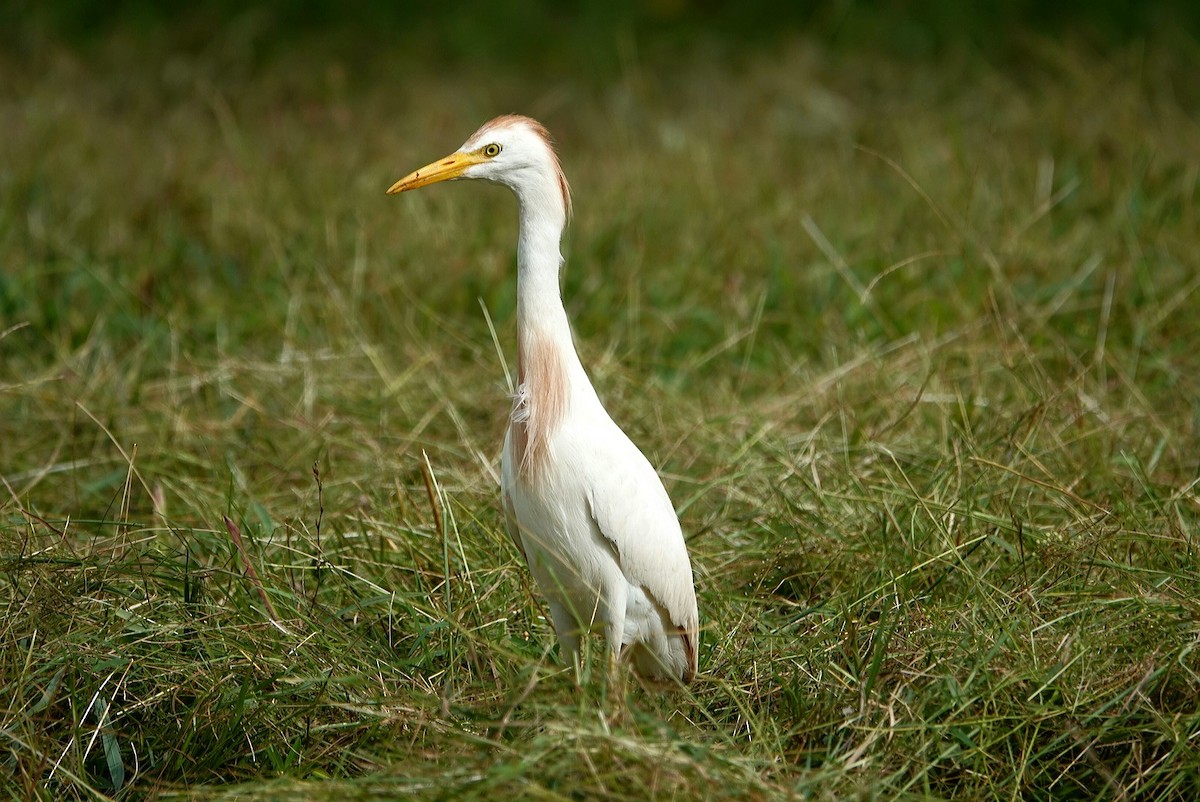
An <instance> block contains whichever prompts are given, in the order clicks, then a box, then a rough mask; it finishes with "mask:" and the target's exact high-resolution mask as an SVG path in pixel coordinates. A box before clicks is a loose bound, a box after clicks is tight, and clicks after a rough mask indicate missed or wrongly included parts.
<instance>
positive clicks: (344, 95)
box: [0, 4, 1200, 800]
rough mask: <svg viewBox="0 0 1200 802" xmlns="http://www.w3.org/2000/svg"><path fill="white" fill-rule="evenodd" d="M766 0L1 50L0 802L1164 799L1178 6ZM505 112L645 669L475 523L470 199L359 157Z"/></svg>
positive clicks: (484, 422) (1171, 660)
mask: <svg viewBox="0 0 1200 802" xmlns="http://www.w3.org/2000/svg"><path fill="white" fill-rule="evenodd" d="M668 5H669V4H668ZM664 7H666V6H664ZM818 22H819V25H818V27H816V28H815V29H813V31H811V32H809V33H798V34H795V35H791V34H781V33H778V32H777V33H775V34H774V35H772V36H770V37H764V38H760V39H755V38H745V37H741V38H733V39H729V38H720V37H717V36H715V35H712V33H711V32H709V33H706V32H704V31H696V32H694V33H695V35H694V36H681V35H677V36H666V35H665V34H663V35H661V36H660V35H658V34H656V33H655V32H654V31H655V30H657V28H656V27H655V25H651V26H650V28H651V29H652V30H651V31H650V33H646V32H645V29H643V28H638V27H636V26H634V27H631V28H623V27H621V26H616V27H614V28H612V29H609V28H604V27H603V26H599V27H598V28H596V29H594V30H592V31H591V33H590V34H588V33H587V31H586V30H585V29H584V28H581V27H580V26H576V27H568V28H565V29H564V30H567V31H568V32H571V33H572V36H573V37H574V38H571V39H568V40H567V44H564V45H561V46H558V47H551V46H544V47H541V48H540V49H539V48H538V47H532V48H531V49H530V50H529V52H527V53H525V54H524V55H523V56H522V57H520V58H518V57H515V56H513V57H504V56H503V46H502V45H503V37H504V36H505V35H507V34H509V33H511V32H512V29H510V28H505V27H504V26H500V27H499V28H498V29H497V31H496V32H494V36H493V38H491V39H485V44H486V45H487V47H483V46H481V51H482V52H484V53H485V55H486V57H482V56H481V57H480V58H478V59H472V58H469V57H467V56H468V55H469V54H470V52H471V51H472V48H473V41H474V40H470V39H463V38H462V37H461V36H460V37H459V38H455V37H454V36H453V35H451V36H450V37H449V39H448V40H447V42H448V43H447V42H442V43H441V44H438V45H434V44H431V43H430V37H429V36H428V34H430V32H431V31H432V30H434V29H433V28H431V27H430V26H431V25H432V23H430V22H429V21H428V20H426V22H425V23H423V27H419V28H417V29H416V31H415V32H409V33H408V34H406V35H405V36H402V37H400V38H398V40H397V41H395V42H392V43H389V42H388V37H387V36H386V35H385V34H386V31H384V32H376V33H375V35H373V36H369V37H367V38H366V40H365V42H361V43H360V42H355V41H354V39H353V37H350V36H348V35H346V32H345V30H343V29H337V30H333V31H330V32H327V35H321V34H320V33H319V32H315V31H307V32H306V31H301V32H297V33H295V34H294V35H293V36H292V37H291V38H287V39H280V38H274V37H273V34H272V23H273V19H272V18H271V17H270V16H263V15H258V14H255V13H248V14H244V15H242V16H240V17H238V18H237V19H236V20H235V21H233V22H232V23H230V24H227V25H222V26H219V27H218V28H216V30H217V33H216V34H215V38H212V39H205V38H203V37H201V36H199V35H198V34H197V33H196V30H194V29H193V28H190V27H188V26H186V25H179V26H175V27H171V28H170V29H169V30H168V33H169V35H164V34H163V31H162V30H161V29H158V28H155V27H153V25H151V27H150V28H147V29H143V28H138V27H136V26H118V27H115V28H112V29H110V30H105V31H103V32H101V33H97V34H95V35H93V36H91V37H90V38H87V39H86V40H84V41H78V40H76V39H73V38H71V37H70V36H66V37H64V38H56V37H55V36H51V35H49V34H45V33H39V30H40V29H38V28H36V26H35V27H31V28H29V29H28V30H27V31H26V32H25V33H24V34H23V35H24V37H25V38H24V39H22V40H20V42H19V43H18V44H19V46H18V47H13V48H8V49H6V51H5V53H4V55H2V56H0V129H2V130H3V132H4V133H3V136H2V137H0V476H2V477H3V483H2V484H3V487H0V743H2V744H3V747H2V749H0V788H3V789H4V794H5V796H6V798H11V799H44V800H64V799H110V798H111V799H142V798H158V799H178V798H195V799H214V800H215V799H235V798H236V799H240V800H268V799H295V800H302V799H303V800H308V799H339V800H342V799H393V798H408V797H414V796H421V797H441V798H455V799H489V800H498V799H510V798H511V799H517V798H529V799H592V798H598V799H638V798H653V799H686V798H712V799H722V798H728V799H771V798H787V797H789V796H795V797H799V798H808V799H846V798H861V799H891V798H930V799H933V798H947V799H949V798H954V799H1056V800H1057V799H1093V798H1110V799H1171V798H1174V799H1196V798H1198V797H1200V654H1198V649H1197V646H1198V644H1200V553H1198V550H1200V490H1198V488H1200V485H1198V481H1200V479H1198V477H1200V79H1198V78H1197V76H1198V75H1200V45H1198V43H1197V40H1196V39H1195V38H1194V37H1192V36H1191V35H1190V34H1187V33H1186V32H1183V31H1180V30H1177V29H1172V28H1170V27H1169V26H1168V27H1164V28H1163V30H1162V31H1161V33H1160V34H1158V35H1155V36H1149V37H1147V36H1133V37H1129V38H1127V39H1124V40H1117V41H1114V40H1109V39H1102V40H1097V39H1094V38H1089V37H1088V36H1082V35H1081V36H1070V35H1062V36H1059V35H1049V34H1046V33H1039V32H1036V31H1034V30H1030V31H1025V32H1022V31H1020V30H1016V31H1014V30H1010V29H1008V28H1006V29H1005V31H1004V32H1003V36H1004V41H1003V43H1002V44H999V45H997V44H995V43H994V42H991V43H990V44H989V45H980V46H973V45H970V44H968V43H967V40H964V41H963V42H960V43H957V44H956V43H955V42H954V41H953V40H942V39H937V38H934V39H930V40H923V39H921V38H920V37H919V36H916V37H913V36H908V37H907V38H905V36H899V39H898V41H900V42H901V44H900V45H896V47H882V46H879V47H875V46H871V45H870V44H869V42H868V41H867V39H866V38H864V37H858V38H854V37H851V38H849V39H844V40H843V39H838V38H837V37H836V36H833V32H834V31H835V28H836V26H835V25H834V23H833V22H831V21H830V20H828V19H823V20H820V21H818ZM148 24H149V23H148ZM656 24H657V23H656ZM814 24H817V23H814ZM821 26H824V27H821ZM884 27H886V26H884ZM1068 27H1069V26H1068ZM200 30H209V29H206V28H201V29H200ZM448 30H450V33H451V34H454V33H455V32H457V33H459V34H461V32H462V28H461V26H460V27H459V28H453V29H448ZM554 30H555V31H557V30H559V29H554ZM836 30H838V31H845V30H846V28H845V27H842V28H836ZM905 30H907V29H904V30H901V29H898V33H899V34H905ZM660 33H661V31H660ZM909 33H911V31H909ZM477 35H479V36H484V34H477ZM1098 41H1100V42H1104V43H1100V44H1098V43H1097V42H1098ZM509 111H519V112H523V113H526V114H530V115H533V116H535V117H538V118H540V119H541V120H542V121H543V122H545V123H546V124H547V126H548V127H549V128H550V129H551V131H553V132H554V133H555V134H556V136H557V139H558V141H559V144H560V150H561V153H562V159H563V163H564V167H565V169H566V171H567V174H568V175H569V177H570V178H571V180H572V183H573V186H574V190H575V199H576V204H575V212H576V217H575V221H574V223H573V225H572V228H571V230H570V233H569V236H568V240H567V242H566V245H565V252H566V254H567V268H566V272H565V274H564V279H563V282H564V295H565V298H566V302H567V306H568V311H569V313H570V315H571V316H572V319H573V321H574V326H575V330H576V336H577V340H578V344H579V347H580V350H581V353H582V355H583V358H584V362H585V364H586V365H587V366H588V367H589V370H590V372H591V375H592V377H593V380H594V382H595V383H596V385H597V387H598V389H599V391H600V394H601V397H602V398H604V399H605V401H606V403H607V404H608V406H609V409H610V410H611V411H612V413H613V416H614V418H615V419H616V420H617V421H618V422H620V423H621V424H622V425H623V426H624V427H625V428H626V430H627V431H628V432H629V433H630V435H631V436H632V437H633V439H634V440H635V441H636V442H638V443H640V444H641V445H642V447H643V449H644V450H645V451H646V453H647V455H648V456H649V457H650V459H651V462H652V463H654V464H655V465H656V466H658V467H659V468H660V470H661V472H662V474H663V476H664V479H665V481H666V484H667V487H668V489H669V490H670V492H671V495H672V498H673V499H674V502H675V504H676V506H677V508H678V510H679V512H680V515H681V519H682V521H683V525H684V530H685V532H686V533H687V535H688V543H689V548H690V550H691V553H692V558H693V562H694V565H695V568H696V570H697V582H698V588H699V599H700V608H701V616H702V623H703V625H704V635H703V644H702V650H701V657H700V664H701V672H702V676H701V677H700V678H699V680H698V681H697V683H696V684H695V685H694V686H692V687H691V688H689V689H688V690H687V691H679V692H676V693H671V694H666V695H657V694H651V693H647V692H645V691H643V690H642V689H641V688H640V687H638V686H637V685H636V684H635V683H630V684H627V685H626V686H625V687H623V688H615V687H609V686H608V685H607V684H606V682H605V681H604V676H603V675H604V671H603V670H602V666H603V661H602V659H601V658H600V657H599V654H598V653H599V651H600V650H599V649H595V650H594V652H593V653H592V655H591V658H590V660H589V662H587V663H586V664H585V666H584V667H583V669H582V671H581V672H580V673H578V674H577V673H576V672H575V671H573V670H570V669H567V668H564V667H563V666H562V665H561V664H560V663H559V662H558V661H557V655H556V649H555V647H554V645H553V643H554V638H553V633H552V630H551V628H550V626H549V624H548V622H547V621H546V620H545V618H543V615H542V608H541V606H540V602H539V600H538V599H539V597H538V594H537V592H536V589H535V588H534V587H533V585H532V582H531V580H530V578H529V576H528V574H527V572H526V570H525V568H524V566H523V564H522V562H521V559H520V556H519V554H517V553H516V552H515V551H514V549H513V548H512V546H511V544H510V542H509V540H508V538H507V536H506V535H505V534H504V531H503V523H502V516H501V514H500V512H499V504H498V491H497V472H498V465H497V461H498V453H499V444H500V439H501V436H502V432H503V429H504V426H505V423H506V415H507V410H508V406H509V401H508V398H507V394H508V392H509V387H508V383H507V378H506V365H507V366H509V367H511V366H512V365H513V364H514V346H513V341H514V333H513V327H514V323H513V313H514V301H515V284H514V281H515V276H514V270H513V251H514V246H515V204H514V203H513V201H512V199H511V197H509V196H508V194H507V193H506V192H505V191H503V190H501V189H498V188H494V187H486V186H479V185H473V184H458V185H453V186H446V187H438V188H433V189H429V190H425V191H422V192H420V193H414V194H412V195H411V196H410V195H405V196H401V197H398V198H387V197H385V196H384V194H383V191H384V189H386V188H387V186H388V185H390V184H391V182H392V181H394V180H395V179H396V178H399V177H400V176H401V175H403V174H405V173H407V172H408V171H409V170H411V169H413V168H415V167H417V166H419V165H421V164H424V163H426V162H427V161H429V160H431V159H433V158H435V157H437V156H440V155H442V154H443V153H445V152H448V151H449V150H451V149H453V148H455V147H457V146H458V144H459V143H460V142H461V141H462V140H463V139H464V138H465V137H466V136H467V135H468V134H469V133H471V132H472V131H473V130H474V129H475V128H476V127H477V125H478V124H479V123H481V122H483V121H484V120H486V119H488V118H489V117H491V116H493V115H495V114H499V113H503V112H509ZM493 325H494V328H495V335H494V337H493V334H492V331H491V327H492V326H493ZM595 645H596V646H598V645H599V644H595Z"/></svg>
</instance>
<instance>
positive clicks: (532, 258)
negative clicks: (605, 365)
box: [509, 176, 605, 481]
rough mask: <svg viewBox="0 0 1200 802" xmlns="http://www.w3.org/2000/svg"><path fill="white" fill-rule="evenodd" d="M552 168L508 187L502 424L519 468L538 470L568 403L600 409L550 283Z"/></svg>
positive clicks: (572, 407) (556, 210) (554, 278)
mask: <svg viewBox="0 0 1200 802" xmlns="http://www.w3.org/2000/svg"><path fill="white" fill-rule="evenodd" d="M554 181H555V179H554V177H553V176H548V177H547V181H535V182H531V183H525V184H523V185H522V186H519V187H514V189H515V190H516V192H517V201H518V204H519V207H520V215H521V224H520V228H521V231H520V236H519V239H518V241H517V366H518V367H517V372H518V377H519V382H520V384H519V385H518V388H517V396H516V398H515V400H514V402H513V411H512V421H511V426H510V429H509V433H510V436H511V438H512V443H513V449H514V453H515V456H516V459H517V465H518V471H519V473H520V474H521V475H522V476H524V477H526V478H528V479H530V480H534V481H536V480H537V479H538V478H539V477H542V476H544V475H545V471H546V466H547V465H548V460H549V458H550V443H551V440H552V438H553V435H554V432H555V431H556V430H557V428H558V427H559V425H560V424H562V422H563V421H564V420H565V419H566V417H567V415H569V414H571V413H572V411H574V412H575V413H576V414H578V413H580V412H591V413H592V414H605V413H604V411H603V409H604V408H603V407H602V406H601V404H600V400H599V398H597V396H596V391H595V390H594V389H592V384H591V382H590V381H588V377H587V373H585V372H584V370H583V365H582V364H581V363H580V362H579V355H578V354H577V353H576V351H575V344H574V342H573V341H572V339H571V325H570V323H568V322H567V311H566V309H564V308H563V304H562V296H561V294H560V292H559V288H558V272H559V268H560V267H561V265H562V255H561V254H560V253H559V240H560V238H561V237H562V231H563V226H564V225H566V208H565V204H564V202H563V200H562V197H561V195H559V194H556V192H557V186H556V185H555V183H553V182H554Z"/></svg>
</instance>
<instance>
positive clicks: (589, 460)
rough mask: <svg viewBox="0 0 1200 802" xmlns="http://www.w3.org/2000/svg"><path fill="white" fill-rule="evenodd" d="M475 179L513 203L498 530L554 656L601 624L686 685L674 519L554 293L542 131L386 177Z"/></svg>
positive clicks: (564, 208) (692, 601) (548, 164)
mask: <svg viewBox="0 0 1200 802" xmlns="http://www.w3.org/2000/svg"><path fill="white" fill-rule="evenodd" d="M459 178H482V179H485V180H488V181H493V182H496V183H499V184H503V185H505V186H507V187H508V188H509V189H511V190H512V191H513V194H515V195H516V196H517V204H518V208H519V212H520V235H519V238H518V240H517V373H518V386H517V391H516V395H515V397H514V400H513V406H512V414H511V418H510V421H509V426H508V431H507V433H506V434H505V436H504V451H503V457H502V460H501V462H502V465H501V493H502V496H503V499H504V512H505V517H506V519H507V524H508V533H509V535H510V536H511V537H512V539H513V542H514V543H516V546H517V549H518V550H520V552H521V554H522V556H523V557H524V558H525V560H526V562H527V563H528V564H529V570H530V571H531V572H532V573H533V576H534V579H535V580H536V581H537V584H538V586H539V587H540V588H541V591H542V593H544V594H545V596H546V600H547V603H548V604H549V607H550V615H551V617H552V618H553V621H554V629H555V631H556V633H557V634H558V639H559V643H560V645H561V647H562V650H563V652H564V653H565V656H567V657H568V658H569V659H573V660H577V659H578V654H579V642H580V636H581V635H583V634H586V633H587V632H589V631H590V630H591V629H592V628H593V627H594V626H602V627H603V629H604V634H605V637H606V639H607V642H608V646H609V649H610V654H611V657H612V659H613V660H614V661H615V660H617V659H628V660H630V661H632V663H633V665H634V667H635V669H636V670H637V672H638V673H639V674H641V675H642V676H644V677H647V678H650V679H668V678H672V677H673V678H675V679H678V680H682V681H683V682H690V681H691V680H692V678H693V677H695V675H696V670H697V646H698V644H699V636H700V615H699V612H698V610H697V608H696V592H695V588H694V585H693V581H692V565H691V561H690V560H689V558H688V552H687V546H686V545H685V544H684V540H683V533H682V532H681V531H680V527H679V519H678V517H677V516H676V515H675V508H674V507H673V506H672V504H671V499H670V498H669V497H668V496H667V491H666V490H665V489H664V488H663V485H662V481H661V480H660V479H659V477H658V474H656V473H655V471H654V468H652V467H651V466H650V463H649V461H648V460H647V459H646V457H645V456H644V455H643V454H642V452H641V451H639V450H638V448H637V446H635V445H634V444H633V442H632V441H630V439H629V438H628V437H627V436H626V435H625V433H624V432H623V431H621V429H620V427H618V426H617V424H615V423H614V422H613V420H612V418H610V417H609V415H608V412H607V411H605V409H604V406H603V405H602V404H601V403H600V399H599V397H598V396H597V395H596V391H595V389H594V388H593V387H592V383H591V382H590V381H589V380H588V376H587V373H586V372H585V371H584V369H583V365H582V364H581V363H580V361H579V355H578V354H577V353H576V351H575V344H574V342H573V341H572V339H571V327H570V323H569V322H568V321H567V313H566V310H565V309H564V308H563V303H562V297H561V295H560V292H559V269H560V267H561V265H562V255H561V254H560V252H559V241H560V239H561V237H562V232H563V229H564V228H565V226H566V224H567V218H568V217H569V215H570V211H571V194H570V189H569V188H568V186H567V179H566V177H565V176H564V175H563V172H562V168H561V167H560V166H559V162H558V156H557V154H556V153H555V152H554V147H553V145H552V144H551V142H550V137H549V135H548V134H547V132H546V129H545V128H543V127H542V125H541V124H540V123H538V122H536V121H535V120H531V119H530V118H528V117H522V116H518V115H506V116H503V117H497V118H496V119H494V120H492V121H490V122H488V123H485V124H484V125H483V127H481V128H480V129H479V130H478V131H476V132H475V133H474V134H472V135H471V137H470V138H469V139H468V140H467V141H466V142H465V143H464V144H463V146H462V147H460V148H459V149H458V150H456V151H455V152H454V153H451V154H450V155H449V156H446V157H445V158H443V159H439V160H438V161H435V162H432V163H431V164H429V165H427V166H425V167H422V168H421V169H419V170H417V171H415V172H413V173H411V174H409V175H407V176H405V177H404V178H402V179H400V180H399V181H397V182H396V183H395V184H393V185H392V187H391V188H390V189H389V190H388V194H389V195H392V194H395V193H398V192H405V191H407V190H410V189H417V188H419V187H423V186H427V185H429V184H434V183H437V182H439V181H449V180H454V179H459Z"/></svg>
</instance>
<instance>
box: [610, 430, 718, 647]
mask: <svg viewBox="0 0 1200 802" xmlns="http://www.w3.org/2000/svg"><path fill="white" fill-rule="evenodd" d="M613 428H614V429H616V432H617V433H618V434H619V436H613V437H611V438H609V439H608V440H607V442H606V447H605V448H604V449H603V450H604V451H605V452H607V453H605V454H604V455H603V457H604V458H601V459H596V460H595V461H594V462H593V463H592V465H591V466H590V467H591V468H592V470H591V471H589V472H590V473H591V485H590V488H589V495H588V499H587V500H588V506H589V507H590V509H591V514H592V519H593V520H594V521H595V524H596V527H597V529H598V530H599V533H600V534H601V535H602V536H603V537H604V538H605V539H606V540H607V541H608V542H609V543H611V544H612V547H613V550H614V551H615V552H616V554H617V560H618V562H619V564H620V567H621V571H622V573H624V574H625V577H626V579H628V580H629V582H630V583H631V584H634V585H637V586H639V587H641V588H642V589H643V590H644V591H645V592H646V594H647V595H649V596H650V597H651V599H653V601H654V602H655V603H656V604H657V605H658V606H659V607H661V608H662V609H663V610H664V611H665V612H666V614H667V617H668V618H669V619H670V621H671V623H673V624H674V625H675V626H676V627H677V628H678V630H679V634H680V636H681V637H682V638H683V641H684V650H685V652H686V653H687V656H688V661H689V663H690V664H691V665H692V666H695V664H696V644H697V639H698V636H699V629H700V616H699V612H698V610H697V608H696V589H695V584H694V582H693V579H692V564H691V560H690V559H689V558H688V552H687V546H686V545H685V543H684V540H683V532H682V531H681V530H680V528H679V518H678V517H677V516H676V515H675V508H674V507H673V506H672V505H671V499H670V497H668V496H667V491H666V489H665V488H663V485H662V481H661V480H660V479H659V478H658V474H657V473H655V472H654V468H652V467H651V465H650V463H649V461H648V460H647V459H646V458H645V456H643V455H642V453H641V452H640V451H639V450H638V449H637V446H635V445H634V444H633V443H632V442H631V441H630V440H629V438H627V437H626V436H625V434H624V433H623V432H621V431H620V429H617V427H616V426H615V425H614V427H613ZM693 670H694V669H693Z"/></svg>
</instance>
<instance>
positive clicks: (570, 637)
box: [547, 599, 581, 681]
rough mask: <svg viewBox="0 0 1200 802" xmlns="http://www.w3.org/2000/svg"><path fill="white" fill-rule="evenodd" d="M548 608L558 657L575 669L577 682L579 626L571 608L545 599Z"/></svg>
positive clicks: (578, 670)
mask: <svg viewBox="0 0 1200 802" xmlns="http://www.w3.org/2000/svg"><path fill="white" fill-rule="evenodd" d="M547 604H548V605H549V607H550V619H551V621H552V622H553V623H554V632H555V634H557V635H558V649H559V656H560V657H561V659H562V661H563V662H564V663H566V664H567V665H573V666H574V667H575V678H576V680H577V681H578V679H579V672H580V667H581V666H580V662H579V657H580V655H579V624H578V622H577V621H576V620H575V614H574V613H573V612H572V611H571V608H569V607H567V606H566V605H565V604H562V603H560V602H558V601H556V600H554V599H547Z"/></svg>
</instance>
